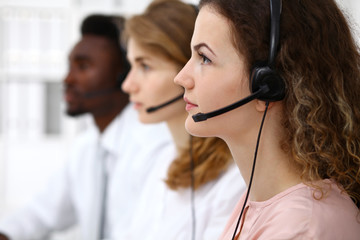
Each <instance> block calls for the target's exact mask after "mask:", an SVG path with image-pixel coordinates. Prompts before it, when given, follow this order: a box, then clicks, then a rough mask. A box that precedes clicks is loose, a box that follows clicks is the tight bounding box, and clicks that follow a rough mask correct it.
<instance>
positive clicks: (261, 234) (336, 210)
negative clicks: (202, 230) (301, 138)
mask: <svg viewBox="0 0 360 240" xmlns="http://www.w3.org/2000/svg"><path fill="white" fill-rule="evenodd" d="M326 183H327V184H326ZM317 184H322V186H323V187H324V188H325V189H326V190H328V191H327V193H326V194H325V196H324V198H322V199H321V200H316V199H314V197H313V195H315V196H319V192H318V191H317V190H315V189H314V188H312V187H309V186H307V185H305V184H302V183H301V184H298V185H295V186H293V187H291V188H289V189H287V190H286V191H284V192H281V193H279V194H277V195H276V196H274V197H273V198H271V199H269V200H267V201H264V202H252V201H248V203H247V204H246V207H245V210H244V216H243V217H242V220H241V222H240V224H239V229H241V233H239V229H238V233H237V238H236V239H238V240H240V239H241V240H253V239H263V240H270V239H281V240H284V239H306V240H308V239H310V240H311V239H313V240H315V239H316V240H318V239H324V240H341V239H343V240H360V213H359V209H358V208H357V207H356V205H355V204H354V203H353V201H352V200H351V199H350V197H349V196H348V195H347V194H346V193H341V190H340V189H339V188H338V187H337V185H336V184H335V183H334V182H332V181H330V180H328V179H327V180H322V181H320V182H318V183H317ZM245 194H246V193H245ZM245 194H243V196H242V198H241V199H240V201H239V202H238V204H237V206H236V207H235V210H234V211H233V213H232V215H231V217H230V219H229V221H228V223H227V225H226V227H225V230H224V232H223V234H222V236H221V237H220V239H221V240H231V239H232V236H233V233H234V230H235V226H236V223H237V220H238V217H239V215H240V212H241V208H242V205H243V203H244V200H245ZM244 217H245V218H244ZM244 219H245V222H244V221H243V220H244Z"/></svg>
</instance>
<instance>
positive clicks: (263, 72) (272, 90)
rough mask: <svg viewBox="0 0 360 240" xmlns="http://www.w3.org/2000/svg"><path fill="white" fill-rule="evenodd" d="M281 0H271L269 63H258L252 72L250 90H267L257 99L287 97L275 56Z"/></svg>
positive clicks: (277, 99) (269, 100)
mask: <svg viewBox="0 0 360 240" xmlns="http://www.w3.org/2000/svg"><path fill="white" fill-rule="evenodd" d="M281 9H282V3H281V0H270V15H271V26H270V43H269V44H270V47H269V59H268V62H267V63H264V62H263V63H258V64H255V66H254V67H253V68H252V71H251V74H250V91H251V93H255V92H256V91H258V90H259V89H261V88H264V89H265V90H264V91H263V93H261V94H260V95H259V96H258V97H257V99H260V100H262V101H268V102H275V101H280V100H282V99H283V98H284V97H285V82H284V80H283V79H282V78H281V77H280V75H279V74H278V73H277V72H276V70H275V63H274V61H275V57H276V52H277V49H278V46H279V38H280V36H279V35H280V15H281Z"/></svg>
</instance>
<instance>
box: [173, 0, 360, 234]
mask: <svg viewBox="0 0 360 240" xmlns="http://www.w3.org/2000/svg"><path fill="white" fill-rule="evenodd" d="M270 6H271V8H270ZM281 6H282V9H281ZM271 9H272V10H271ZM280 12H281V14H280ZM274 16H275V17H274ZM276 16H277V18H276ZM279 19H280V20H279ZM274 23H275V24H274ZM273 24H274V25H273ZM274 26H275V27H274ZM276 26H278V27H277V28H276ZM214 29H216V34H214ZM271 29H275V30H276V29H277V30H279V31H274V30H271ZM269 36H271V37H272V38H270V37H269ZM277 37H278V39H279V41H276V39H277ZM270 39H271V40H270ZM274 39H275V40H274ZM277 42H278V45H277V44H276V43H277ZM270 45H271V46H270ZM191 48H192V56H191V59H190V60H189V61H188V63H187V64H186V65H185V67H184V68H183V69H182V70H181V71H180V73H179V74H178V76H177V77H176V78H175V82H176V83H178V84H179V85H181V86H182V87H184V88H185V94H184V98H185V100H186V102H187V109H188V112H189V116H188V117H187V119H186V123H185V126H186V129H187V130H188V132H189V133H191V134H192V135H196V136H203V137H204V136H218V137H221V138H222V139H224V141H225V142H226V143H227V144H228V146H229V148H230V150H231V153H232V155H233V157H234V160H235V162H236V164H237V165H238V167H239V169H240V172H241V174H242V176H243V177H244V180H245V182H246V184H247V185H248V191H247V193H249V194H248V195H247V194H245V193H244V195H243V197H242V198H241V199H240V201H239V203H238V205H237V207H236V208H235V210H234V212H233V215H232V217H231V218H230V220H229V222H228V224H227V227H226V228H225V231H224V232H223V235H222V237H221V239H226V240H228V239H327V240H328V239H334V240H335V239H354V240H355V239H359V237H360V214H359V206H360V127H359V126H360V104H359V103H360V94H359V92H360V55H359V49H358V47H357V46H356V42H355V40H354V38H353V36H352V33H351V30H350V26H349V23H348V22H347V20H346V18H345V17H344V14H343V13H342V12H341V11H340V10H339V7H338V6H337V5H336V3H335V1H334V0H322V1H313V0H301V1H299V0H286V1H282V3H281V1H279V0H272V1H270V2H269V0H252V1H249V0H201V1H200V12H199V15H198V17H197V20H196V24H195V30H194V34H193V37H192V42H191ZM269 49H270V51H269ZM274 53H276V54H274ZM259 62H265V63H266V64H265V65H268V66H267V68H266V67H265V68H264V63H263V65H259ZM254 66H256V69H261V71H258V70H255V71H254V70H253V67H254ZM252 73H255V74H252ZM255 79H256V80H255ZM281 79H282V80H281ZM254 82H255V83H256V84H255V85H254ZM254 86H255V87H254ZM274 86H275V87H274ZM256 87H257V88H256ZM277 91H279V92H277ZM278 93H281V94H279V95H277V94H278ZM251 94H252V95H254V96H255V99H254V100H250V101H249V102H248V103H247V104H245V105H242V106H241V107H238V108H233V109H232V111H228V112H226V113H224V114H220V115H218V116H215V117H209V118H208V119H207V120H206V121H203V120H204V119H199V115H196V116H194V115H195V114H197V113H199V112H201V113H205V115H204V114H200V116H202V118H204V116H205V117H207V116H209V115H208V114H206V113H209V112H213V111H214V110H217V109H219V108H222V107H224V106H227V105H229V104H232V103H235V102H237V101H238V100H239V99H241V98H244V97H247V96H249V95H251ZM272 94H274V96H278V98H277V99H275V98H272ZM193 117H194V118H193ZM194 119H195V120H197V122H195V121H194ZM262 122H263V125H262ZM260 126H263V128H262V132H261V131H260V130H259V129H260ZM260 133H261V136H260ZM258 136H260V137H258ZM258 139H259V144H258V148H257V147H256V146H257V142H258ZM255 149H256V150H257V154H256V152H255V154H254V151H255ZM254 155H255V156H256V158H254ZM255 160H256V161H255ZM254 162H256V164H255V168H254V171H253V163H254ZM252 171H253V177H252V180H251V176H252ZM240 216H241V217H240Z"/></svg>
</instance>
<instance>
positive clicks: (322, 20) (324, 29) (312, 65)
mask: <svg viewBox="0 0 360 240" xmlns="http://www.w3.org/2000/svg"><path fill="white" fill-rule="evenodd" d="M204 5H208V6H209V7H211V8H213V9H215V10H216V11H217V12H219V13H220V14H221V15H222V16H224V17H225V18H226V19H228V20H229V23H230V25H231V32H232V36H233V39H232V40H233V44H234V47H235V48H236V49H237V50H238V52H239V53H240V54H242V55H243V56H244V57H245V59H246V60H247V68H248V71H249V72H250V70H251V67H252V66H253V65H254V64H255V63H256V62H257V61H264V60H266V59H267V58H268V52H269V32H270V10H269V0H251V1H249V0H201V1H200V8H201V7H203V6H204ZM280 26H281V27H280V28H281V29H280V47H279V52H278V55H277V58H276V60H275V65H276V69H277V71H278V73H279V74H280V75H281V76H282V78H283V79H284V81H285V84H286V88H287V92H286V97H285V99H284V100H283V106H284V114H283V126H284V129H285V137H284V139H282V141H281V144H282V148H283V150H284V151H286V152H289V153H291V154H292V156H293V158H292V159H290V160H289V161H291V164H292V165H294V166H296V167H297V169H298V170H299V173H300V175H301V177H302V179H303V181H304V182H308V181H310V182H312V181H316V180H319V179H326V178H331V179H334V180H335V181H336V182H337V183H338V184H340V185H341V186H342V188H343V189H344V190H345V191H346V192H347V193H348V194H349V195H350V197H351V198H352V199H353V201H354V202H355V203H356V204H357V206H358V207H359V206H360V142H359V141H360V128H359V126H360V105H359V103H360V94H359V92H360V54H359V48H358V46H357V45H356V42H355V40H354V38H353V36H352V31H351V27H350V25H349V23H348V21H347V19H346V17H345V15H344V14H343V13H342V11H341V10H340V9H339V7H338V6H337V4H336V3H335V1H334V0H322V1H313V0H301V1H299V0H286V1H283V2H282V15H281V22H280Z"/></svg>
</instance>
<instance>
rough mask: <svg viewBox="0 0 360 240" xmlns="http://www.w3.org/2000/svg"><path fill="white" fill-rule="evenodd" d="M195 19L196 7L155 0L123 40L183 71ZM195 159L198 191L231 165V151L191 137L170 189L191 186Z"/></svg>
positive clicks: (128, 26)
mask: <svg viewBox="0 0 360 240" xmlns="http://www.w3.org/2000/svg"><path fill="white" fill-rule="evenodd" d="M196 16H197V9H196V7H195V6H192V5H189V4H186V3H183V2H181V1H179V0H155V1H153V2H152V3H151V4H150V5H149V6H148V7H147V9H146V10H145V12H144V13H143V14H140V15H135V16H133V17H131V18H130V19H128V20H127V21H126V23H125V33H124V36H125V37H124V39H123V41H124V42H125V44H126V42H127V41H128V39H129V38H133V39H135V40H136V41H137V42H138V43H139V44H141V45H142V46H143V47H144V48H147V49H148V50H149V51H152V52H153V53H155V54H157V55H159V56H161V57H165V58H166V59H169V60H170V61H172V62H174V63H175V64H177V65H178V66H179V69H181V68H182V67H183V66H184V65H185V64H186V63H187V61H188V59H190V56H191V49H190V41H191V37H192V33H193V30H194V24H195V19H196ZM169 81H173V79H169ZM190 147H191V149H190ZM190 152H192V156H190ZM192 159H193V160H194V169H193V174H194V188H195V189H197V188H198V187H200V186H202V185H204V184H206V183H207V182H209V181H212V180H214V179H216V178H218V177H219V176H220V175H221V174H222V173H223V172H224V171H226V169H227V168H228V166H229V164H230V163H231V162H232V157H231V153H230V150H229V149H228V147H227V145H226V143H225V142H224V141H223V140H221V139H219V138H197V137H192V143H191V144H190V142H189V145H188V147H187V148H185V149H182V151H181V153H180V154H179V155H178V156H177V158H176V159H174V161H173V162H172V163H171V165H170V167H169V170H168V175H167V179H166V180H165V182H166V184H167V185H168V187H169V188H171V189H173V190H177V189H179V188H187V187H190V186H191V172H192V168H191V160H192Z"/></svg>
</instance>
